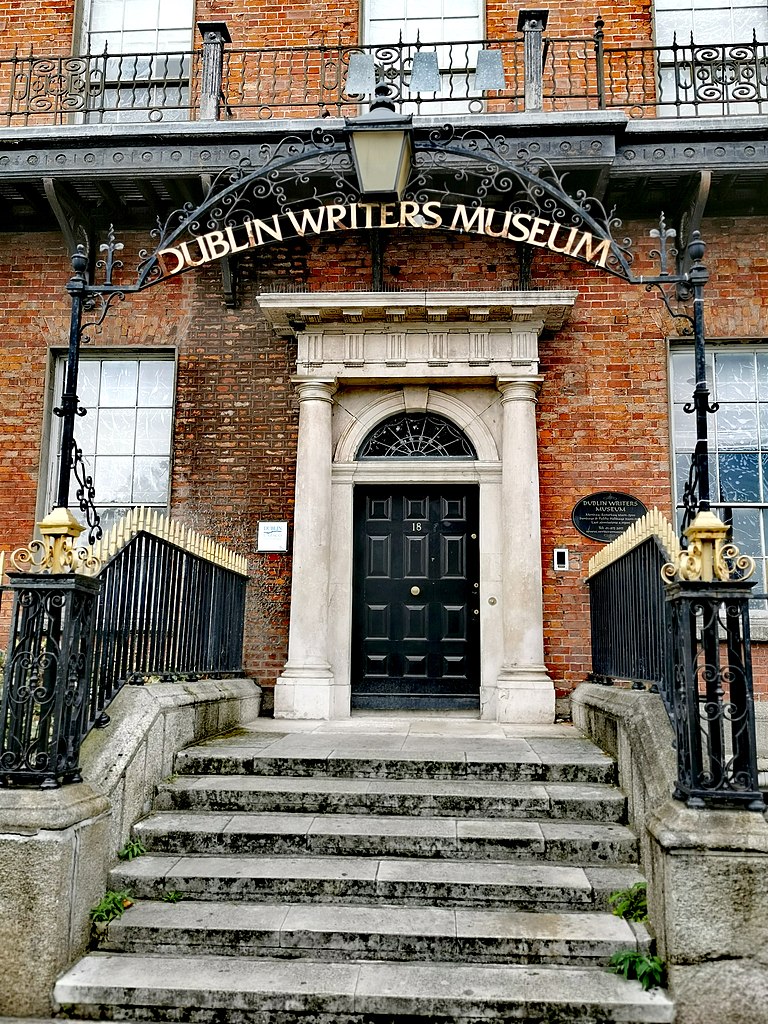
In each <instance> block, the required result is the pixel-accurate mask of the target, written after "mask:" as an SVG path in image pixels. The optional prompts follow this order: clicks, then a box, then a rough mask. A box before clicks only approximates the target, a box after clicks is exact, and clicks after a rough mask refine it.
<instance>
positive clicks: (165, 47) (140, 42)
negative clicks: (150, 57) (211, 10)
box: [85, 0, 194, 54]
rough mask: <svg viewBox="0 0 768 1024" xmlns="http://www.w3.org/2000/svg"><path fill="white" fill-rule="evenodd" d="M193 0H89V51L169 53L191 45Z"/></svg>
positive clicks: (87, 47)
mask: <svg viewBox="0 0 768 1024" xmlns="http://www.w3.org/2000/svg"><path fill="white" fill-rule="evenodd" d="M193 18H194V2H193V0H90V3H89V5H88V18H87V23H86V40H85V42H86V46H85V49H86V51H87V52H88V53H103V52H104V50H105V48H106V49H107V50H108V52H109V53H144V54H150V53H172V52H177V53H178V52H179V51H181V50H188V49H189V48H190V46H191V45H192V21H193Z"/></svg>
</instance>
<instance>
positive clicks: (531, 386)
mask: <svg viewBox="0 0 768 1024" xmlns="http://www.w3.org/2000/svg"><path fill="white" fill-rule="evenodd" d="M543 380H544V378H543V377H540V376H539V377H497V378H496V387H497V388H498V390H499V391H500V392H501V404H502V405H504V404H505V403H507V402H534V403H535V402H536V400H537V395H538V393H539V388H540V387H541V385H542V381H543Z"/></svg>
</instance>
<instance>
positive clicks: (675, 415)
mask: <svg viewBox="0 0 768 1024" xmlns="http://www.w3.org/2000/svg"><path fill="white" fill-rule="evenodd" d="M672 429H673V431H674V434H675V446H676V447H677V448H689V449H691V450H692V449H693V447H694V446H695V444H696V417H695V416H694V415H693V414H692V413H687V412H684V411H683V407H682V405H676V406H674V407H673V409H672Z"/></svg>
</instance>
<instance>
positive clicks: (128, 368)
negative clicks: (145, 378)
mask: <svg viewBox="0 0 768 1024" xmlns="http://www.w3.org/2000/svg"><path fill="white" fill-rule="evenodd" d="M138 376H139V366H138V363H137V362H136V361H135V360H131V361H130V362H129V361H128V360H122V359H115V360H114V361H112V360H105V361H104V362H103V363H102V364H101V404H102V405H111V406H115V405H117V406H120V405H131V406H133V405H135V404H136V383H137V380H138Z"/></svg>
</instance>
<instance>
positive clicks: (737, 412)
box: [691, 403, 757, 450]
mask: <svg viewBox="0 0 768 1024" xmlns="http://www.w3.org/2000/svg"><path fill="white" fill-rule="evenodd" d="M691 418H692V419H693V417H691ZM715 423H716V427H717V445H718V448H720V449H723V448H727V449H730V450H732V449H734V448H757V406H755V405H736V404H732V403H729V404H727V405H721V406H720V409H719V410H718V413H717V416H716V419H715Z"/></svg>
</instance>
